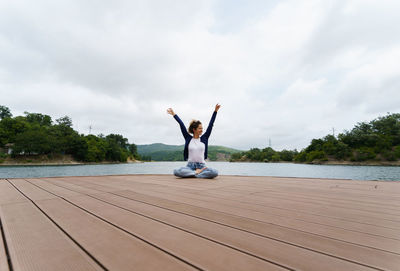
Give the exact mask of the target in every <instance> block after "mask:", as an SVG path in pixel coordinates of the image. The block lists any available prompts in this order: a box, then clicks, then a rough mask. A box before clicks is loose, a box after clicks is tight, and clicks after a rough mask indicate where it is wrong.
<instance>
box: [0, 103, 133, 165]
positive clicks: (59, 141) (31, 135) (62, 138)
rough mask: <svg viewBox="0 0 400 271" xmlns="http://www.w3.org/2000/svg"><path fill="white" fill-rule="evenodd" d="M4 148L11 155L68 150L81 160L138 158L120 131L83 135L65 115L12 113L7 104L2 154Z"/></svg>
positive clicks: (1, 125) (0, 116)
mask: <svg viewBox="0 0 400 271" xmlns="http://www.w3.org/2000/svg"><path fill="white" fill-rule="evenodd" d="M6 148H11V149H12V153H11V156H12V157H18V156H22V155H25V156H26V155H48V156H49V157H51V156H52V155H55V154H68V155H72V157H73V158H74V159H75V160H77V161H83V162H103V161H118V162H126V161H127V159H128V157H131V158H133V159H140V156H139V155H138V153H137V146H136V145H135V144H130V143H129V142H128V139H126V138H124V137H123V136H122V135H119V134H109V135H107V136H104V135H101V134H100V135H98V136H95V135H83V134H79V133H78V132H77V131H75V130H74V129H73V128H72V120H71V118H70V117H68V116H65V117H62V118H59V119H56V120H55V122H54V121H53V120H52V118H51V117H50V116H48V115H44V114H40V113H29V112H24V116H16V117H13V116H12V114H11V112H10V109H9V108H8V107H6V106H0V155H1V156H2V157H5V156H6V154H5V153H4V150H6ZM1 149H2V150H3V152H1Z"/></svg>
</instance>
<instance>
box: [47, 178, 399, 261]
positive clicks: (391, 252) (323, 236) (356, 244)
mask: <svg viewBox="0 0 400 271" xmlns="http://www.w3.org/2000/svg"><path fill="white" fill-rule="evenodd" d="M88 182H89V183H91V182H90V181H88ZM52 184H54V183H52ZM72 184H73V185H76V186H80V185H77V184H74V183H72ZM54 185H56V184H54ZM97 185H98V184H97ZM58 186H60V185H58ZM60 187H63V186H60ZM83 187H84V186H83ZM63 188H66V187H63ZM66 189H69V188H66ZM89 189H92V190H95V191H99V192H102V193H110V194H113V195H116V196H120V195H118V194H115V193H113V192H105V191H102V190H98V189H95V188H89ZM69 190H71V191H74V190H72V189H69ZM74 192H76V191H74ZM153 192H157V193H161V192H159V191H153ZM78 193H79V192H78ZM166 193H167V194H170V195H175V194H171V193H168V192H166ZM139 194H140V193H139ZM143 195H145V194H143ZM120 197H123V196H120ZM126 198H127V199H130V198H128V197H126ZM186 198H189V199H191V198H190V197H186ZM143 203H146V202H143ZM178 203H179V202H178ZM184 204H186V205H189V206H193V207H198V206H196V205H191V204H187V203H184ZM154 206H157V205H154ZM158 207H159V206H158ZM160 208H164V207H160ZM201 208H204V209H207V210H212V209H209V208H205V207H201ZM171 211H174V210H171ZM212 211H214V210H212ZM217 212H220V213H223V214H227V215H232V214H230V213H226V212H223V211H217ZM234 216H237V217H241V218H245V219H250V220H254V221H257V222H261V223H266V222H265V221H262V220H257V219H254V218H248V217H243V216H239V215H234ZM305 222H308V221H305ZM309 223H314V224H317V225H318V223H315V222H309ZM268 224H271V225H274V226H277V227H282V228H286V229H290V230H294V231H298V232H302V233H306V234H311V235H315V236H319V237H322V238H327V239H331V240H335V241H338V242H343V243H347V244H351V245H355V246H359V247H366V248H369V249H374V250H380V251H383V252H386V253H390V254H395V255H400V253H397V252H393V251H388V250H384V249H380V248H376V247H370V246H367V245H362V244H358V243H353V242H349V241H346V240H342V239H337V238H333V237H329V236H325V235H321V234H317V233H311V232H308V231H304V230H299V229H297V228H291V227H288V226H283V225H279V224H274V223H268ZM221 225H224V224H221ZM320 225H324V224H320ZM228 226H229V225H228ZM324 226H327V225H324ZM329 227H334V226H329ZM336 228H339V227H336ZM339 229H340V228H339ZM346 230H347V229H346ZM348 231H351V230H348ZM355 232H356V231H355ZM250 233H251V232H250ZM260 236H263V235H260ZM265 237H266V238H272V237H267V236H265ZM379 237H381V236H379ZM384 238H386V237H384ZM387 239H390V238H387ZM278 241H280V240H278ZM281 242H282V241H281ZM288 244H291V243H288ZM292 245H295V244H292ZM295 246H297V245H295ZM300 247H301V246H300ZM305 249H307V248H305ZM310 250H311V249H310ZM327 255H329V254H327ZM330 256H332V255H330ZM333 257H336V256H333Z"/></svg>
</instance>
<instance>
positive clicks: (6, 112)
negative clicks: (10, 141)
mask: <svg viewBox="0 0 400 271" xmlns="http://www.w3.org/2000/svg"><path fill="white" fill-rule="evenodd" d="M11 117H12V114H11V111H10V109H9V108H8V107H6V106H4V105H0V120H2V119H5V118H11Z"/></svg>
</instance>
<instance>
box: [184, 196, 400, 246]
mask: <svg viewBox="0 0 400 271" xmlns="http://www.w3.org/2000/svg"><path fill="white" fill-rule="evenodd" d="M191 194H192V193H189V195H191ZM193 194H194V195H199V196H205V195H202V194H198V193H193ZM207 197H211V198H214V199H220V200H227V201H233V200H231V199H226V198H223V197H222V198H221V197H218V196H215V195H207ZM238 202H239V203H243V204H250V203H249V202H246V201H241V200H239V201H238ZM252 204H253V205H257V206H260V207H268V208H272V209H278V210H284V211H290V212H293V210H292V209H289V208H282V207H277V206H271V205H268V204H259V203H252ZM244 209H245V210H252V209H248V208H244ZM342 209H344V207H343V208H342ZM360 211H363V210H360ZM257 212H258V211H257ZM295 213H302V214H306V215H310V216H316V217H326V218H330V219H336V220H339V221H346V222H351V223H357V224H361V225H369V226H375V227H381V228H386V229H391V230H399V228H392V227H386V226H380V225H375V224H372V223H369V222H359V221H356V220H351V219H347V218H340V217H335V216H330V215H323V214H318V213H312V212H304V211H301V210H296V212H295ZM388 215H392V214H388ZM276 216H279V217H286V216H284V215H276ZM393 216H399V215H393ZM362 217H365V216H364V215H363V216H362ZM399 217H400V216H399ZM295 219H296V220H300V221H304V222H308V223H314V224H317V225H324V226H328V227H334V228H339V229H344V230H348V231H354V232H358V233H364V234H369V235H373V236H379V237H384V238H388V239H394V240H400V239H395V238H390V237H385V236H380V235H376V234H372V233H366V232H362V231H357V230H350V229H346V228H343V227H338V226H332V225H328V224H323V223H317V222H311V221H308V220H306V219H301V218H295ZM381 220H386V221H390V222H396V223H400V221H399V220H391V219H381Z"/></svg>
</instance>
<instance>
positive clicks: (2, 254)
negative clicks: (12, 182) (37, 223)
mask: <svg viewBox="0 0 400 271" xmlns="http://www.w3.org/2000/svg"><path fill="white" fill-rule="evenodd" d="M1 181H2V180H0V182H1ZM0 223H1V216H0ZM9 270H10V269H9V267H8V260H7V254H6V248H5V246H4V240H3V235H2V232H1V229H0V271H9Z"/></svg>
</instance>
